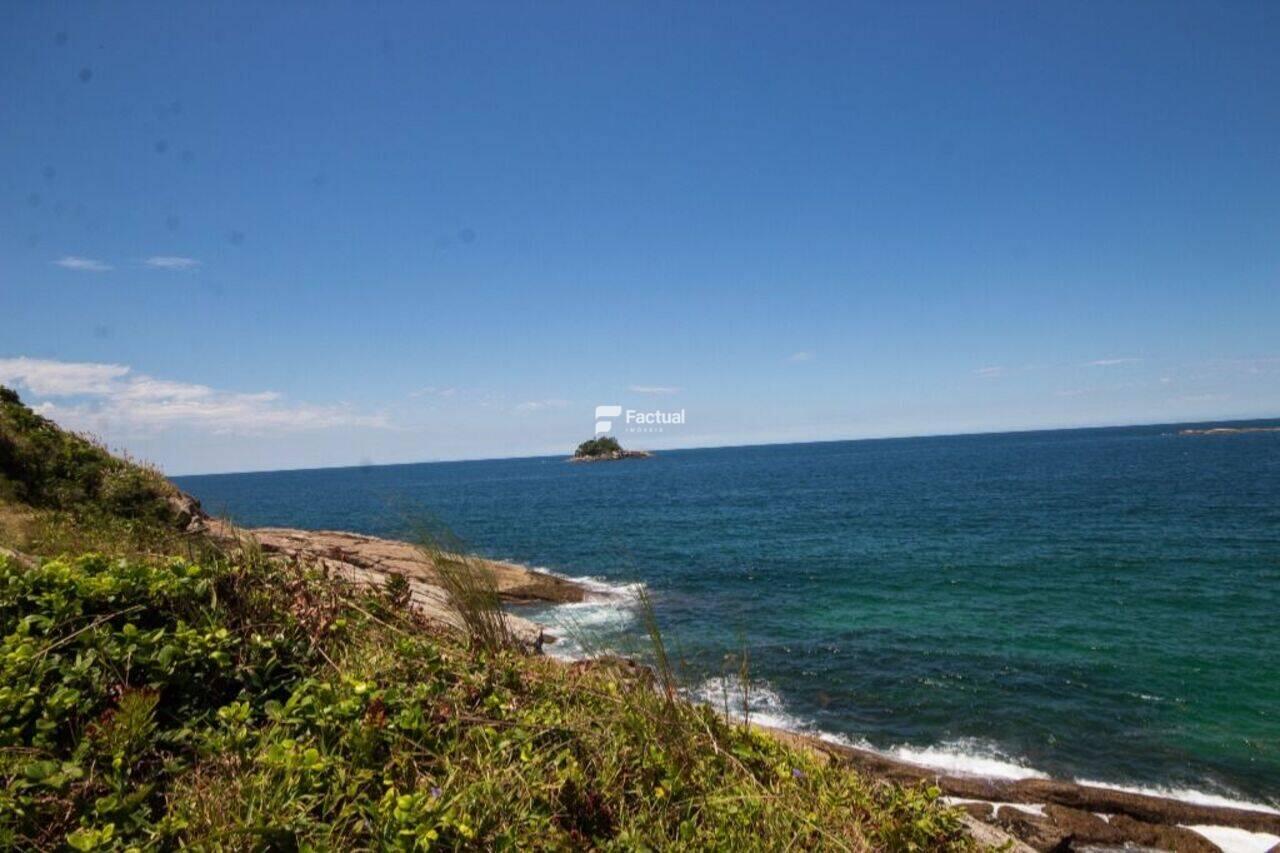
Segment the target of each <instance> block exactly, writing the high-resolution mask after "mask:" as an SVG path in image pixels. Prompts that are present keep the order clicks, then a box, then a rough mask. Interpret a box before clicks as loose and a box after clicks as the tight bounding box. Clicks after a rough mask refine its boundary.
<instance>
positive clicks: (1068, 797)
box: [189, 451, 1280, 853]
mask: <svg viewBox="0 0 1280 853" xmlns="http://www.w3.org/2000/svg"><path fill="white" fill-rule="evenodd" d="M635 452H636V453H640V451H635ZM645 455H647V454H645ZM575 461H593V460H575ZM191 510H192V524H191V525H190V528H189V529H191V532H196V531H197V530H198V531H200V532H203V533H205V534H206V535H209V536H210V537H211V538H213V539H214V540H215V541H221V542H224V543H239V542H242V541H243V539H244V537H245V536H251V537H252V538H253V539H254V540H255V541H256V542H257V543H258V545H259V546H260V547H261V548H262V550H263V551H264V552H265V553H268V554H274V555H278V556H281V557H284V558H287V559H290V560H297V561H299V562H304V563H310V564H313V565H317V566H320V567H322V568H324V569H325V570H326V571H328V572H329V573H331V574H332V575H333V576H335V577H341V578H343V579H345V580H348V581H350V582H352V583H356V584H358V585H362V586H370V587H381V586H382V585H383V584H384V583H385V581H386V578H387V577H388V576H389V575H391V574H400V575H402V576H403V577H405V579H406V580H407V581H408V582H409V587H410V591H411V601H412V602H413V604H414V606H415V607H417V608H418V609H419V610H420V611H421V612H422V613H423V615H425V616H427V617H428V618H429V619H433V620H436V621H438V622H440V623H442V624H445V625H450V626H453V627H461V624H460V621H459V620H458V618H457V616H456V615H455V614H454V613H453V611H452V610H451V608H450V607H449V602H448V595H447V593H446V592H445V590H444V589H443V588H442V587H441V586H440V585H439V578H438V575H437V574H436V569H435V566H434V564H433V561H432V558H431V557H430V556H429V555H428V554H427V553H426V552H424V551H423V550H421V549H419V548H418V547H416V546H414V545H412V544H410V543H407V542H399V541H396V540H391V539H381V538H378V537H374V536H364V535H361V534H357V533H349V532H343V531H329V530H321V531H309V530H297V529H291V528H256V529H246V530H241V529H238V528H235V527H233V526H232V525H229V524H227V523H226V522H223V521H219V520H216V519H212V518H209V517H208V516H206V515H204V514H203V513H202V512H201V511H200V510H199V508H198V504H196V505H195V506H194V507H191ZM471 559H477V564H478V565H481V566H483V567H485V568H486V569H488V570H489V571H490V572H491V573H492V577H493V581H494V585H495V587H496V589H497V592H498V594H499V596H500V597H501V599H502V600H503V601H504V602H507V603H510V604H529V603H535V602H542V603H551V604H567V603H575V602H580V601H583V600H584V599H585V598H586V596H587V594H588V591H587V590H586V588H585V587H583V586H582V585H580V584H577V583H575V582H573V581H571V580H568V579H565V578H561V577H558V576H556V575H551V574H548V573H546V572H539V571H536V570H533V569H530V568H528V567H525V566H521V565H518V564H515V563H508V562H503V561H499V560H486V559H478V558H471ZM506 618H507V619H508V621H509V624H510V627H511V629H512V632H513V634H514V635H515V636H516V637H517V638H518V639H520V640H521V642H523V643H525V644H526V645H527V646H529V647H530V648H532V649H541V647H542V644H543V643H544V642H554V637H551V636H550V635H548V634H547V633H546V631H545V629H544V628H543V627H542V626H540V625H538V624H537V623H535V622H533V621H531V620H528V619H525V618H523V617H520V616H518V615H515V614H511V613H508V614H507V617H506ZM759 728H760V729H761V730H762V731H765V732H767V733H768V734H769V735H771V736H773V737H776V738H778V739H780V740H783V741H785V742H787V743H790V744H792V745H794V746H799V747H803V748H805V749H808V750H810V751H812V752H814V753H816V754H818V755H819V756H821V757H822V758H823V759H824V760H827V761H831V762H835V763H838V764H841V765H845V766H848V767H850V768H851V769H854V770H857V771H858V772H860V773H862V774H864V775H866V776H871V777H875V778H878V779H884V780H886V781H891V782H895V783H898V784H903V785H917V784H921V783H924V784H928V785H931V786H936V787H937V788H938V789H939V790H940V791H941V792H942V795H943V796H945V797H947V798H948V799H949V800H950V801H951V802H953V803H954V804H955V805H956V806H957V807H958V808H960V809H962V810H963V811H965V812H966V813H967V817H966V823H967V825H968V826H969V829H970V833H971V834H972V835H973V836H974V838H975V840H977V841H978V842H979V843H980V844H984V845H992V846H997V847H999V846H1002V845H1004V846H1005V849H1008V850H1013V851H1023V853H1026V851H1032V850H1037V851H1050V850H1054V851H1059V850H1061V851H1066V850H1083V849H1088V850H1094V851H1097V850H1108V849H1114V850H1122V849H1130V850H1132V849H1155V850H1174V851H1191V853H1201V851H1203V853H1212V851H1221V850H1224V849H1225V850H1228V851H1234V850H1252V851H1259V853H1262V851H1268V853H1280V814H1277V813H1271V812H1265V811H1256V810H1251V809H1247V808H1238V807H1228V806H1212V805H1202V804H1197V803H1189V802H1184V801H1182V800H1175V799H1172V798H1167V797H1159V796H1153V795H1149V794H1139V793H1132V792H1129V791H1122V790H1117V789H1113V788H1103V787H1098V786H1094V785H1082V784H1079V783H1075V782H1067V781H1062V780H1056V779H1021V780H1006V779H995V778H989V777H983V776H977V775H974V776H968V775H955V774H945V773H940V772H938V771H936V770H933V769H931V768H928V767H924V766H921V765H916V764H912V763H909V762H906V761H902V760H899V759H895V758H890V757H888V756H885V755H882V754H880V753H877V752H873V751H871V750H867V749H859V748H857V747H852V746H846V745H843V744H837V743H833V742H830V741H828V740H824V739H821V738H818V737H816V736H813V735H808V734H802V733H797V732H791V731H786V730H782V729H772V728H766V727H759ZM1190 827H1195V828H1194V829H1192V828H1190ZM1224 828H1225V831H1226V832H1227V833H1228V834H1230V833H1233V832H1234V833H1240V832H1244V833H1252V834H1253V835H1249V836H1244V837H1245V838H1246V839H1247V840H1248V841H1249V842H1250V843H1249V844H1246V845H1245V846H1238V845H1227V846H1225V847H1224V846H1220V845H1219V844H1216V843H1214V841H1213V840H1211V838H1210V837H1209V836H1210V835H1213V834H1214V831H1215V829H1224ZM1206 833H1208V834H1206ZM1236 840H1238V839H1236ZM1271 845H1274V846H1271Z"/></svg>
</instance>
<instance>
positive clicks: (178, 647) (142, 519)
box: [0, 401, 969, 850]
mask: <svg viewBox="0 0 1280 853" xmlns="http://www.w3.org/2000/svg"><path fill="white" fill-rule="evenodd" d="M5 405H6V406H13V405H18V404H16V403H14V402H12V401H8V402H6V403H5ZM33 418H34V416H30V417H27V416H24V415H21V413H19V414H18V415H16V416H15V415H13V414H12V413H11V412H9V411H7V410H6V413H5V420H4V421H3V423H4V429H5V431H6V432H5V438H4V441H5V442H6V443H5V445H4V446H5V448H6V449H5V451H4V452H5V453H6V454H7V455H6V456H5V457H4V459H5V462H4V467H3V468H2V469H0V470H2V471H3V474H4V477H5V478H6V483H7V484H8V485H7V487H8V488H9V489H10V492H9V495H10V497H9V498H8V501H9V502H10V504H11V505H14V506H16V505H17V504H16V501H17V500H18V499H19V498H20V499H21V500H23V501H31V503H30V504H25V505H26V506H29V507H35V510H33V511H38V512H57V513H65V514H67V515H66V517H67V518H93V519H97V520H99V521H100V520H101V519H102V518H108V519H111V520H113V522H115V523H117V526H111V525H107V526H103V527H100V528H99V532H98V533H96V534H95V536H97V537H102V536H105V535H106V533H104V531H106V532H110V531H121V530H123V531H126V532H127V534H128V535H129V536H130V537H136V536H137V535H138V530H139V529H140V528H141V527H143V526H148V525H149V526H152V527H155V528H157V529H159V530H165V531H167V530H169V529H171V525H172V522H173V519H172V518H171V517H169V516H167V515H166V513H165V512H163V511H161V509H160V501H161V500H165V499H167V491H166V489H167V484H163V483H162V481H158V478H157V477H156V476H155V475H154V474H151V473H149V472H146V471H141V470H137V469H135V470H134V471H132V472H129V473H125V474H121V473H120V471H121V468H120V466H126V467H127V463H123V462H120V461H119V460H112V459H110V457H107V456H105V455H104V454H101V451H97V452H91V451H90V450H89V449H88V448H87V446H86V443H81V442H80V440H78V439H75V438H74V437H71V436H67V435H66V434H64V433H60V431H58V430H57V429H56V427H52V426H51V425H50V424H48V422H47V421H42V420H39V419H34V420H33ZM15 424H16V425H17V426H16V427H15ZM15 448H16V450H15ZM32 448H46V449H52V450H54V451H56V453H55V455H54V457H52V458H51V459H41V460H31V459H27V458H25V454H26V453H28V452H30V450H31V449H32ZM15 454H16V455H15ZM122 481H123V482H132V483H134V484H135V485H134V486H132V487H130V489H127V490H125V491H126V492H128V493H129V494H130V495H131V496H130V497H126V498H121V497H120V492H119V490H118V488H117V486H116V485H115V484H116V483H117V482H122ZM148 496H149V497H148ZM135 511H136V512H137V515H136V516H134V515H133V514H132V513H134V512H135ZM132 541H136V540H132ZM151 541H152V543H153V544H152V546H151V548H150V550H145V551H140V550H136V549H127V548H125V549H119V552H120V553H126V554H128V556H105V555H102V554H97V553H67V554H63V555H60V556H52V555H51V552H49V551H47V550H46V552H45V557H44V558H43V559H39V560H35V561H31V560H27V559H25V558H24V559H21V560H20V559H15V558H13V557H5V556H0V848H4V849H11V848H20V849H21V848H31V849H53V848H65V847H71V848H74V849H81V850H88V849H99V848H102V849H107V848H124V847H135V848H144V847H176V846H183V845H196V846H202V847H218V848H226V849H246V850H250V849H255V850H256V849H298V848H315V849H330V848H337V849H351V848H398V849H415V848H423V849H427V848H444V849H485V850H488V849H521V850H523V849H549V850H550V849H584V848H601V849H690V850H692V849H699V850H700V849H707V848H715V849H732V848H738V849H784V848H788V847H791V846H795V847H798V848H801V849H816V848H821V849H854V850H861V849H892V850H910V849H921V850H923V849H928V850H937V849H964V848H966V847H968V846H969V842H968V840H967V839H966V838H965V837H964V836H963V834H962V832H961V827H960V823H959V819H958V817H957V815H956V814H955V813H954V812H951V811H949V810H946V809H944V808H942V807H941V806H940V804H939V803H938V802H937V799H936V797H937V792H936V791H932V790H926V789H904V788H900V787H895V786H892V785H888V784H882V783H878V782H874V781H871V780H867V779H864V778H861V777H859V776H856V775H854V774H852V773H850V772H847V771H845V770H842V769H839V768H836V767H832V766H828V765H826V764H823V763H821V762H820V761H818V760H817V759H816V758H815V757H814V756H812V755H810V754H808V753H806V752H803V751H797V750H793V749H789V748H786V747H784V746H782V745H780V744H779V743H778V742H776V741H774V740H772V739H771V738H768V737H765V736H762V735H760V734H757V733H754V732H752V731H750V730H748V729H746V728H745V727H742V726H739V725H734V724H730V723H728V722H726V721H724V720H722V719H721V718H720V717H718V716H717V715H716V714H714V713H713V712H712V711H710V710H709V709H706V708H703V707H696V706H692V705H689V704H686V703H684V702H683V701H681V700H680V699H679V698H678V697H677V696H676V695H675V694H674V693H673V692H672V691H671V690H670V689H664V688H669V684H667V682H666V680H665V678H663V677H659V678H657V679H655V678H654V677H653V676H652V675H651V673H650V672H649V670H647V669H644V668H636V667H628V666H622V665H616V664H610V663H595V664H579V665H574V666H566V665H563V664H560V663H557V662H555V661H553V660H549V659H547V658H543V657H540V656H536V655H530V654H527V653H525V652H523V651H521V650H519V649H516V648H511V647H508V646H505V645H504V644H503V643H501V642H498V641H495V640H494V638H493V637H491V636H485V635H483V634H475V635H472V636H467V635H464V634H459V633H446V632H443V631H442V630H440V629H438V628H435V627H433V626H432V625H429V624H426V623H425V622H423V621H422V620H421V619H420V618H419V617H418V616H417V615H415V613H413V612H411V611H409V610H406V609H405V607H404V605H403V601H404V596H403V595H402V594H401V593H402V591H401V590H398V589H397V585H396V584H394V583H391V584H388V589H387V590H385V591H370V590H367V589H364V590H357V589H354V588H351V587H348V586H346V585H344V584H342V583H340V582H337V581H336V580H334V579H332V578H327V577H324V576H323V575H322V574H320V573H319V572H317V571H316V570H315V569H313V568H311V567H308V566H305V565H297V564H289V563H283V562H278V561H270V560H267V559H265V558H264V557H263V555H262V553H261V551H260V550H259V549H257V548H256V547H255V546H254V544H253V542H252V541H251V540H246V541H245V542H244V543H243V544H242V545H240V546H239V547H227V546H225V545H224V546H223V547H217V546H215V545H214V544H213V543H209V542H203V541H200V540H199V539H198V538H197V539H190V538H188V539H187V540H185V541H184V542H183V544H182V547H181V551H182V554H183V555H182V556H174V554H175V553H176V552H177V550H178V549H176V548H170V549H169V553H166V552H165V549H164V548H162V547H159V546H158V545H155V544H154V543H171V542H172V541H173V540H172V539H168V538H165V537H164V536H157V537H156V538H155V539H153V540H151ZM50 542H51V540H44V541H43V544H45V545H49V544H50ZM36 544H41V543H40V542H37V543H36ZM108 544H109V543H108ZM660 675H661V673H660Z"/></svg>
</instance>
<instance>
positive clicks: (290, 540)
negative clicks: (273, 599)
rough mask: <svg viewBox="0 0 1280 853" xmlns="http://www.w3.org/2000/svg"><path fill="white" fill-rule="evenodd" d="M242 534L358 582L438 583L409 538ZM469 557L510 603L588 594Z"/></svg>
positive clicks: (287, 531)
mask: <svg viewBox="0 0 1280 853" xmlns="http://www.w3.org/2000/svg"><path fill="white" fill-rule="evenodd" d="M210 530H211V533H213V534H214V535H215V536H220V537H222V538H234V536H235V535H236V533H237V531H235V530H234V529H233V528H231V527H230V526H229V525H226V524H224V523H222V522H214V523H213V525H212V526H211V528H210ZM243 532H244V533H246V534H248V535H251V536H253V538H254V539H256V540H257V541H258V543H259V544H260V545H261V546H262V550H264V551H266V552H267V553H270V554H280V555H283V556H285V557H289V558H291V559H296V560H301V561H303V562H312V563H318V564H321V565H324V566H326V567H328V568H331V569H333V570H335V571H337V572H339V573H350V574H352V575H353V576H354V577H355V578H356V579H357V580H366V579H372V580H374V581H376V582H377V583H379V584H381V583H382V582H383V580H385V578H386V576H387V575H390V574H393V573H398V574H402V575H404V576H405V577H406V578H407V579H409V580H417V581H419V582H422V583H427V584H431V585H433V586H438V584H439V580H440V579H439V576H438V575H437V573H436V568H435V564H434V562H433V559H432V557H431V556H429V555H428V554H427V553H426V552H425V551H423V550H422V549H421V548H419V547H417V546H416V545H412V544H410V543H408V542H399V541H396V540H394V539H380V538H378V537H376V536H363V535H361V534H358V533H346V532H342V531H335V530H294V529H291V528H283V527H260V528H256V529H253V530H247V531H243ZM468 560H469V561H470V562H472V563H474V564H475V565H476V566H478V567H480V568H483V569H484V570H486V571H487V572H489V575H490V578H491V579H492V581H493V584H494V587H495V588H496V590H497V593H498V595H499V597H500V598H501V599H502V600H503V601H505V602H508V603H512V604H528V603H531V602H548V603H552V604H565V603H573V602H579V601H582V600H583V598H584V597H585V595H586V590H585V589H584V588H583V587H582V586H581V585H579V584H576V583H574V582H573V581H571V580H568V579H566V578H561V577H556V576H555V575H552V574H547V573H546V572H537V571H534V570H532V569H529V568H526V567H525V566H520V565H516V564H515V563H507V562H503V561H501V560H485V559H481V558H468Z"/></svg>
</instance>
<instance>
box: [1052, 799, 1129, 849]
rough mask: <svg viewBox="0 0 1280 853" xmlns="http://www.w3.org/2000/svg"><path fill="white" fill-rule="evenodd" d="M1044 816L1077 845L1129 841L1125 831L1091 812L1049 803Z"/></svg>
mask: <svg viewBox="0 0 1280 853" xmlns="http://www.w3.org/2000/svg"><path fill="white" fill-rule="evenodd" d="M1044 815H1045V817H1047V818H1048V819H1049V820H1051V821H1053V823H1054V824H1055V825H1056V826H1058V827H1059V828H1061V829H1062V830H1063V831H1064V832H1067V833H1069V834H1070V835H1071V836H1072V838H1073V839H1074V842H1075V843H1076V844H1080V843H1085V844H1123V843H1124V842H1125V841H1127V840H1129V839H1127V838H1126V837H1125V834H1124V832H1123V830H1121V829H1120V828H1118V827H1116V826H1113V825H1111V824H1110V823H1108V822H1107V821H1105V820H1103V819H1102V818H1100V817H1098V816H1097V815H1095V814H1090V813H1089V812H1082V811H1080V810H1079V809H1073V808H1070V807H1068V806H1060V805H1057V804H1056V803H1049V804H1048V805H1046V806H1045V807H1044Z"/></svg>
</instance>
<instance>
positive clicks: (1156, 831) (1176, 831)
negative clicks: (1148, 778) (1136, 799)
mask: <svg viewBox="0 0 1280 853" xmlns="http://www.w3.org/2000/svg"><path fill="white" fill-rule="evenodd" d="M1111 826H1112V827H1114V828H1115V829H1117V830H1119V831H1121V832H1123V833H1124V836H1125V838H1126V839H1127V840H1128V841H1131V842H1133V843H1134V844H1141V845H1143V846H1146V847H1154V848H1156V849H1157V850H1173V851H1175V853H1222V848H1220V847H1218V845H1216V844H1214V843H1213V842H1212V841H1210V840H1209V839H1207V838H1205V837H1204V836H1203V835H1201V834H1200V833H1198V832H1192V831H1191V830H1189V829H1183V828H1182V827H1180V826H1167V825H1165V824H1159V823H1146V822H1145V821H1141V820H1136V819H1134V818H1131V817H1129V816H1128V815H1122V814H1118V815H1113V816H1112V818H1111Z"/></svg>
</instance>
